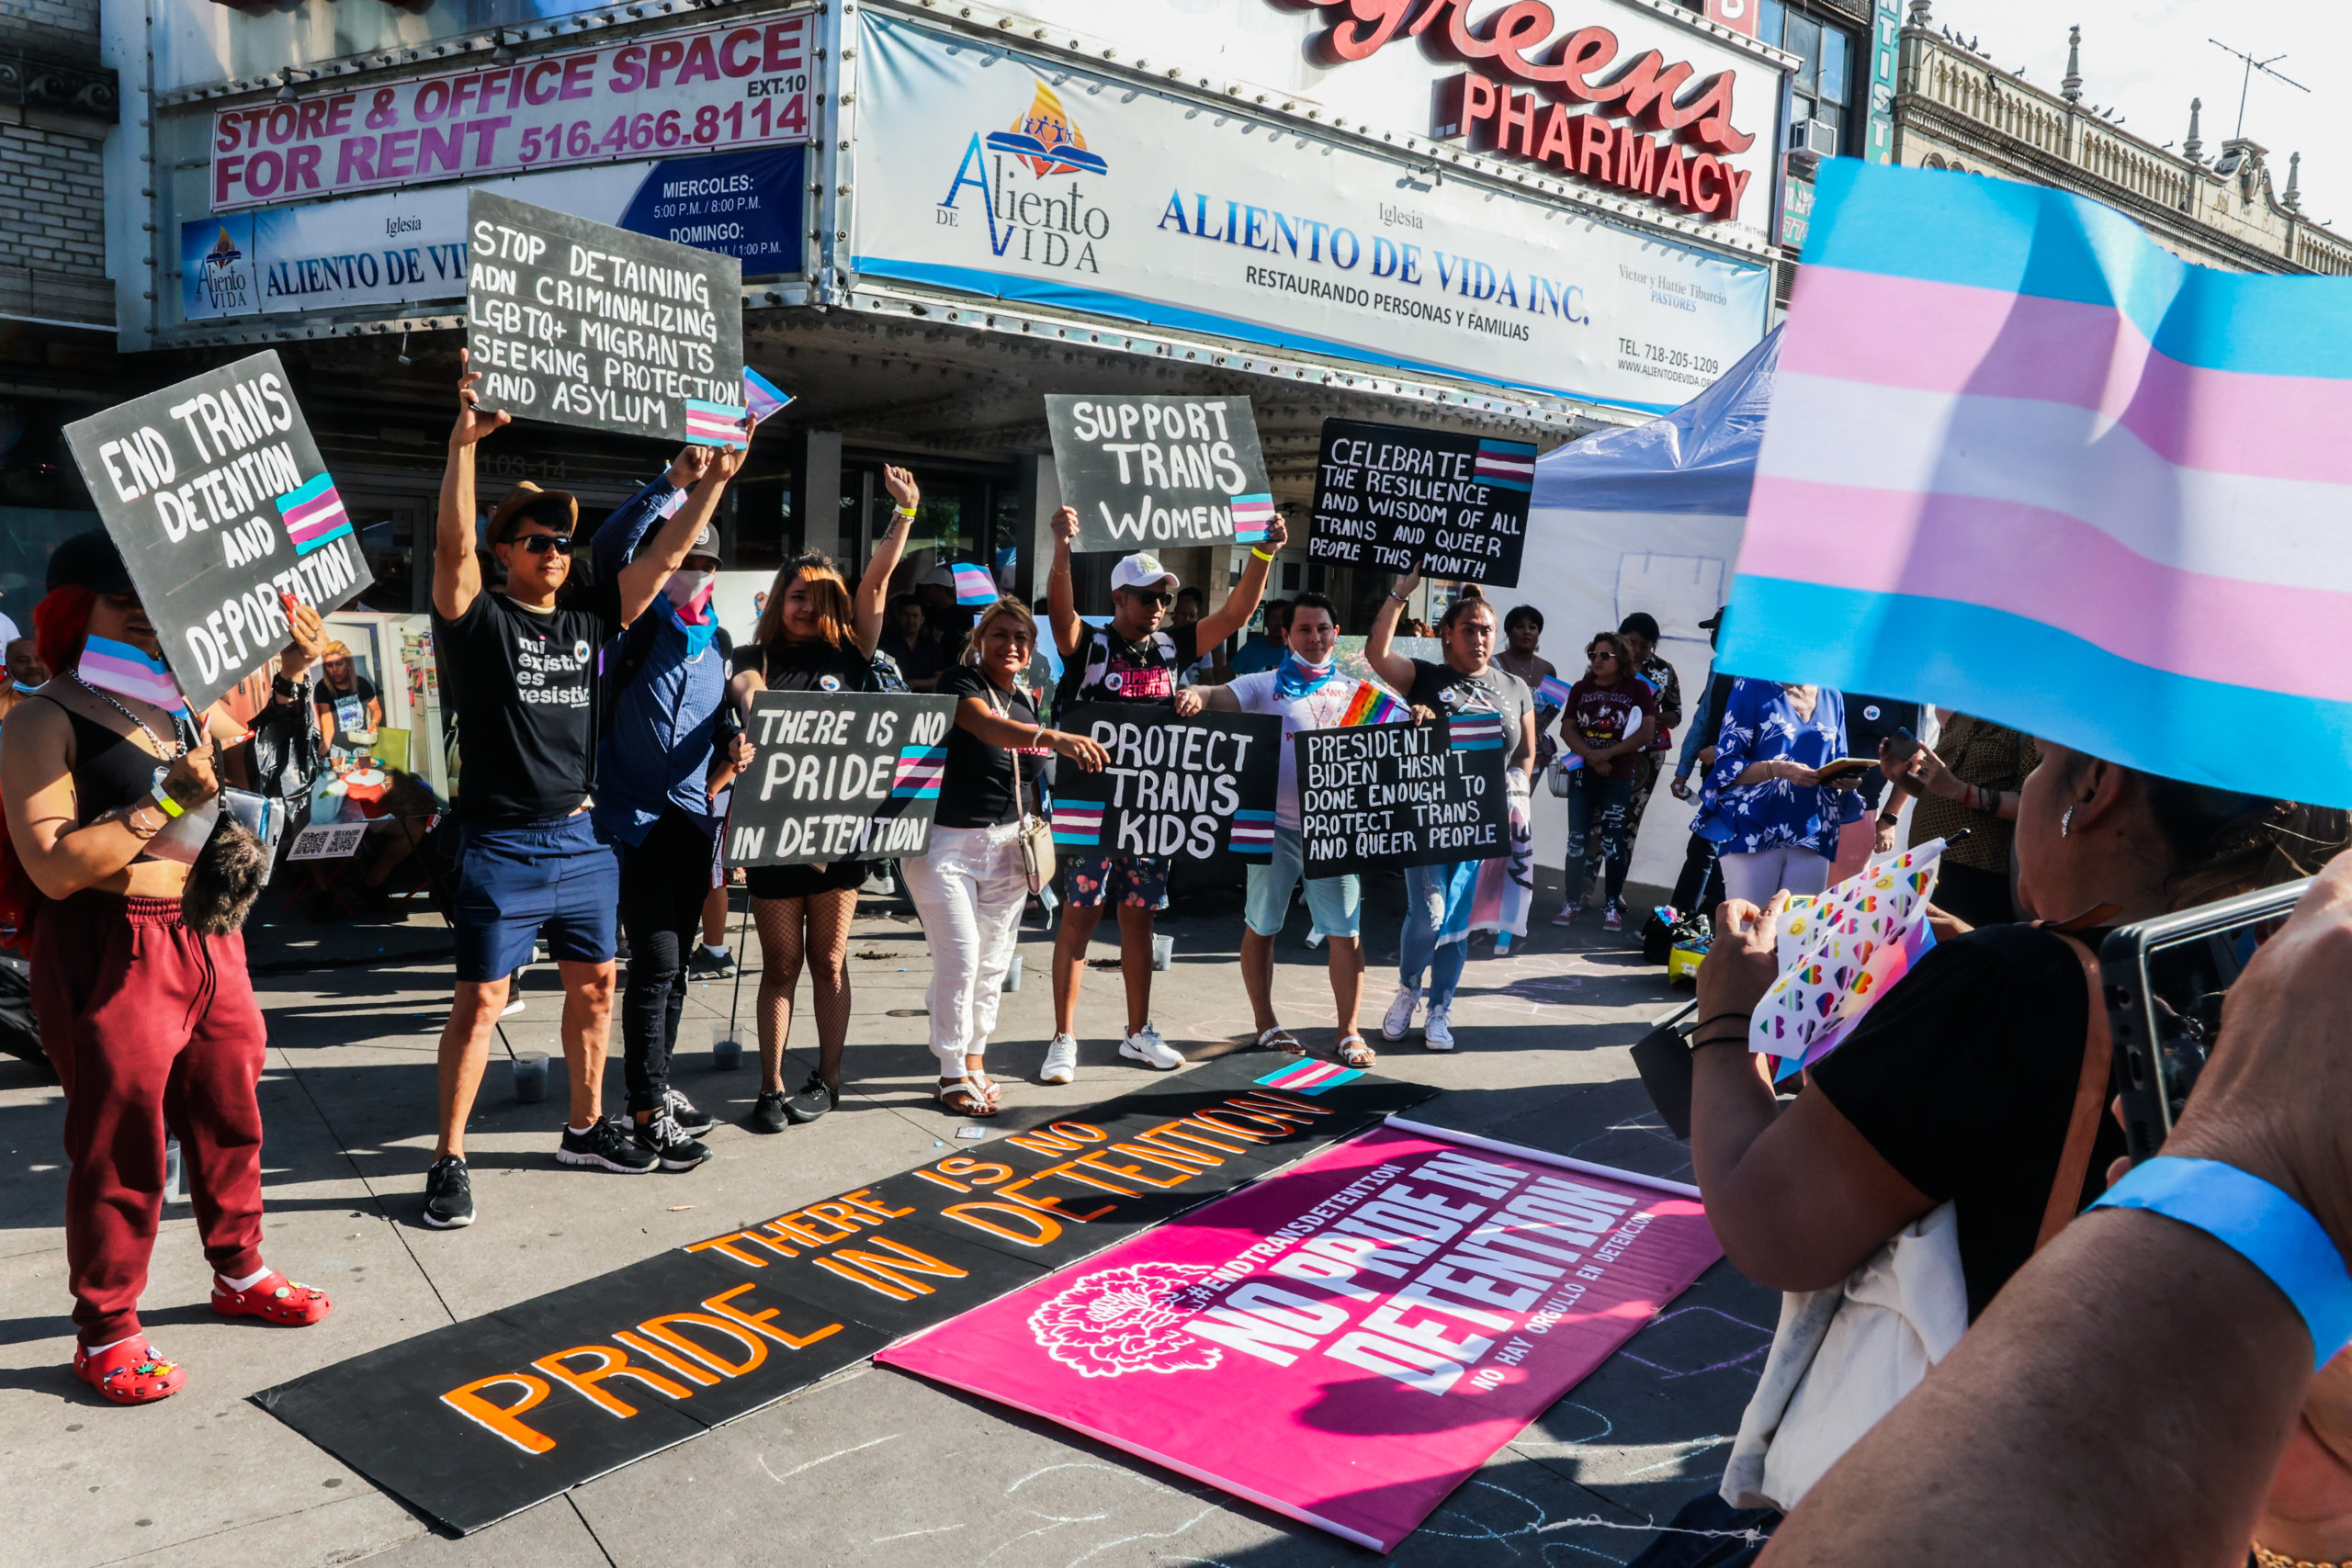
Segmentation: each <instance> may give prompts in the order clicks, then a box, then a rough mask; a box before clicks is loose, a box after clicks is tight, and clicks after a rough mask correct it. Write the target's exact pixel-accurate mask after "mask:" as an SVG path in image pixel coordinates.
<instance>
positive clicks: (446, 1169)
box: [424, 1155, 474, 1230]
mask: <svg viewBox="0 0 2352 1568" xmlns="http://www.w3.org/2000/svg"><path fill="white" fill-rule="evenodd" d="M424 1223H425V1224H428V1225H431V1226H432V1227H433V1228H434V1229H435V1230H455V1229H456V1228H457V1227H458V1226H459V1225H469V1224H473V1223H474V1183H473V1178H472V1177H471V1176H469V1175H468V1174H467V1172H466V1162H465V1161H464V1160H462V1159H459V1158H458V1156H456V1155H443V1156H441V1157H440V1158H439V1159H436V1160H435V1161H434V1162H433V1168H432V1169H431V1170H428V1171H426V1172H425V1173H424Z"/></svg>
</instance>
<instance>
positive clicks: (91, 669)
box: [75, 635, 187, 713]
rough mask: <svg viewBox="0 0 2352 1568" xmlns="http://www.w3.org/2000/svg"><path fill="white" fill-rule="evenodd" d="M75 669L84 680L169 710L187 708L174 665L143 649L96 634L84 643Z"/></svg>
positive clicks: (169, 711)
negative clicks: (173, 675) (172, 667)
mask: <svg viewBox="0 0 2352 1568" xmlns="http://www.w3.org/2000/svg"><path fill="white" fill-rule="evenodd" d="M75 669H76V671H77V672H78V673H79V674H80V675H81V677H82V679H83V680H85V681H86V682H89V683H90V684H91V685H93V686H96V687H97V688H99V689H100V690H101V691H107V692H113V693H116V694H119V695H121V696H126V697H136V698H138V699H139V700H140V701H141V702H142V703H153V704H154V705H156V706H157V707H159V708H162V709H164V711H165V712H167V713H185V712H187V698H186V697H184V696H182V695H181V694H180V683H179V682H177V681H175V680H174V679H173V678H172V670H171V666H170V665H168V664H165V663H164V661H163V660H160V659H157V658H155V657H154V656H153V655H152V654H150V653H148V652H147V650H146V649H140V648H133V647H132V646H131V645H130V644H129V643H127V642H117V641H115V640H114V638H112V637H97V636H95V635H94V636H92V637H89V638H87V639H86V640H85V642H84V643H83V644H82V659H81V662H80V663H79V664H78V665H76V666H75Z"/></svg>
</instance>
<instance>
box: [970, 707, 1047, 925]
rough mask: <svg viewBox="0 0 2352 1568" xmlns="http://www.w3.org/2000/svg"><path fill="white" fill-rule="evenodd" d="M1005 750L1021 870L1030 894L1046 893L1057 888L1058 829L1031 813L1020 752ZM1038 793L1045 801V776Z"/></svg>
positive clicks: (998, 710) (1005, 712) (1000, 711)
mask: <svg viewBox="0 0 2352 1568" xmlns="http://www.w3.org/2000/svg"><path fill="white" fill-rule="evenodd" d="M983 679H986V677H983ZM989 687H990V690H989V707H990V708H991V709H993V710H994V711H995V714H996V716H997V717H999V718H1001V719H1003V720H1004V721H1005V722H1006V723H1008V724H1010V723H1012V712H1011V710H1009V709H1008V708H1006V707H1004V706H1003V705H1000V704H999V703H998V701H997V698H996V693H995V690H994V687H995V682H992V681H991V682H989ZM1043 732H1044V731H1043V727H1042V726H1040V728H1039V733H1041V734H1042V733H1043ZM1005 750H1006V751H1007V752H1008V753H1009V754H1010V755H1011V756H1012V807H1013V809H1014V810H1015V811H1018V812H1019V813H1020V814H1021V835H1020V837H1021V869H1022V872H1023V874H1025V875H1026V876H1027V877H1028V879H1029V891H1030V892H1032V893H1043V892H1044V891H1045V890H1046V888H1048V887H1050V886H1053V882H1054V872H1055V871H1056V870H1057V865H1056V863H1055V859H1054V829H1053V827H1052V825H1051V824H1050V823H1048V822H1047V821H1046V819H1045V818H1042V817H1040V816H1038V815H1037V814H1036V813H1035V812H1033V811H1031V810H1030V809H1029V797H1028V795H1026V794H1024V793H1023V790H1022V787H1021V783H1022V781H1021V752H1020V750H1019V749H1018V748H1015V747H1011V746H1008V747H1006V748H1005ZM1037 793H1038V795H1040V796H1041V797H1042V796H1043V795H1044V794H1045V779H1044V777H1043V776H1042V775H1040V777H1039V779H1038V781H1037ZM1041 804H1042V800H1041Z"/></svg>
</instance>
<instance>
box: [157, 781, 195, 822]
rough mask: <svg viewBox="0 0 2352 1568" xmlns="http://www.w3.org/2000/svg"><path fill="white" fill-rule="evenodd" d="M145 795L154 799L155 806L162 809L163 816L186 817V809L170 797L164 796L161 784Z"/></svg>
mask: <svg viewBox="0 0 2352 1568" xmlns="http://www.w3.org/2000/svg"><path fill="white" fill-rule="evenodd" d="M147 793H148V794H149V795H152V796H153V797H154V801H155V804H156V805H158V806H160V807H163V808H164V816H166V817H183V816H186V815H187V807H184V806H182V805H181V804H180V803H179V802H178V801H176V800H174V799H173V798H172V797H171V796H170V795H165V794H164V786H163V785H162V784H157V785H156V786H155V787H154V788H153V789H152V790H150V791H148V792H147Z"/></svg>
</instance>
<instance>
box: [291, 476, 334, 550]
mask: <svg viewBox="0 0 2352 1568" xmlns="http://www.w3.org/2000/svg"><path fill="white" fill-rule="evenodd" d="M277 514H278V515H279V516H280V517H282V518H284V519H285V520H286V536H287V537H288V538H289V539H291V540H293V541H294V553H295V554H296V555H298V556H307V555H309V554H310V553H311V551H312V550H315V549H317V548H318V547H320V546H321V545H323V544H325V543H326V542H327V541H328V540H329V539H339V538H341V537H343V536H345V534H348V533H350V532H351V514H350V513H347V512H345V510H344V509H343V497H342V496H340V495H338V494H336V493H335V488H334V479H330V478H328V477H327V476H326V475H325V474H321V475H320V476H319V477H318V478H317V479H312V480H311V482H310V483H308V484H306V485H304V486H302V488H301V489H300V490H293V491H287V492H286V493H285V494H284V495H281V496H279V497H278V498H277Z"/></svg>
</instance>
